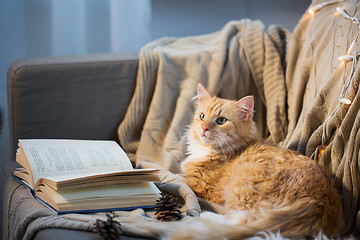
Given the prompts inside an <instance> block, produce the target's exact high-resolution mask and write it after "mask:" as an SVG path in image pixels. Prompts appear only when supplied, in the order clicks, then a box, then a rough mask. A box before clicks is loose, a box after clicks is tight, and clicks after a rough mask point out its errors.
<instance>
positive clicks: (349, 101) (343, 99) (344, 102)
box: [340, 98, 351, 105]
mask: <svg viewBox="0 0 360 240" xmlns="http://www.w3.org/2000/svg"><path fill="white" fill-rule="evenodd" d="M340 102H341V103H343V104H346V105H350V104H351V100H350V99H347V98H340Z"/></svg>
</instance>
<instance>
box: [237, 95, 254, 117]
mask: <svg viewBox="0 0 360 240" xmlns="http://www.w3.org/2000/svg"><path fill="white" fill-rule="evenodd" d="M236 105H237V106H238V108H239V113H240V117H241V119H242V120H244V121H247V120H249V119H251V118H252V115H253V112H254V97H253V96H246V97H243V98H242V99H240V100H239V101H237V102H236Z"/></svg>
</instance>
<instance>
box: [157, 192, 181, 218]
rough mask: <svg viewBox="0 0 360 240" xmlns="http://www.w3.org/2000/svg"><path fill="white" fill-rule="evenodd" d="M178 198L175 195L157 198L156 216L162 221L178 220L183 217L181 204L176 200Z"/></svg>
mask: <svg viewBox="0 0 360 240" xmlns="http://www.w3.org/2000/svg"><path fill="white" fill-rule="evenodd" d="M176 200H177V198H176V197H174V196H173V195H164V194H163V195H162V197H160V199H158V200H156V205H155V207H154V209H155V211H156V212H155V216H156V219H157V220H160V221H176V220H179V219H180V218H181V211H180V208H181V205H180V204H178V203H177V202H176Z"/></svg>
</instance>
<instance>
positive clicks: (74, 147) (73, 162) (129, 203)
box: [13, 139, 160, 213]
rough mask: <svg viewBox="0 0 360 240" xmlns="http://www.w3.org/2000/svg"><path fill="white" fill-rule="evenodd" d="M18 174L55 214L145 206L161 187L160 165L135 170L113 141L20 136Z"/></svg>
mask: <svg viewBox="0 0 360 240" xmlns="http://www.w3.org/2000/svg"><path fill="white" fill-rule="evenodd" d="M16 161H17V162H18V163H19V164H20V165H21V166H22V167H23V168H20V169H17V170H15V171H14V173H13V176H14V178H15V179H16V180H17V181H19V182H21V183H22V184H24V185H25V186H26V187H27V188H28V189H29V190H30V192H31V194H32V195H33V196H34V197H35V198H37V199H39V200H40V201H41V202H42V203H44V204H45V205H47V206H48V207H50V208H51V209H53V210H55V211H56V212H57V213H69V212H92V211H103V210H123V209H133V208H139V207H141V208H146V207H152V206H154V205H155V203H156V200H157V199H158V198H159V197H160V191H159V190H158V189H157V187H156V186H155V185H154V184H153V183H152V182H153V181H159V177H158V171H159V170H158V169H133V167H132V165H131V162H130V160H129V158H128V157H127V155H126V153H125V152H124V151H123V150H122V148H121V147H120V146H119V145H118V144H117V143H116V142H115V141H105V140H99V141H97V140H55V139H23V140H19V148H18V151H17V153H16Z"/></svg>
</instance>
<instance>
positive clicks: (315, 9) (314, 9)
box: [308, 1, 340, 16]
mask: <svg viewBox="0 0 360 240" xmlns="http://www.w3.org/2000/svg"><path fill="white" fill-rule="evenodd" d="M338 2H340V1H329V2H324V3H319V4H316V5H314V6H312V7H310V8H309V10H308V12H309V13H310V15H311V16H313V15H314V14H315V13H316V12H317V11H319V10H320V9H322V8H323V7H325V6H327V5H330V4H334V3H338Z"/></svg>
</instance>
